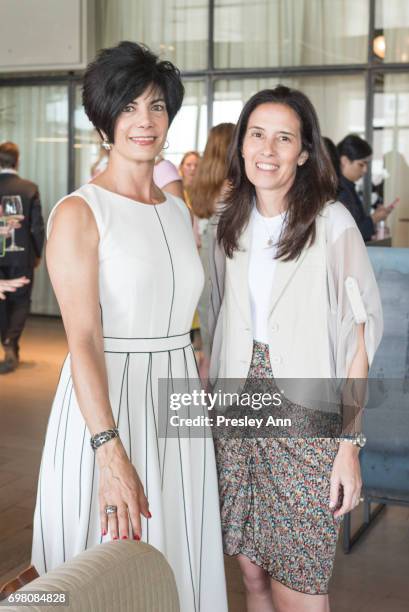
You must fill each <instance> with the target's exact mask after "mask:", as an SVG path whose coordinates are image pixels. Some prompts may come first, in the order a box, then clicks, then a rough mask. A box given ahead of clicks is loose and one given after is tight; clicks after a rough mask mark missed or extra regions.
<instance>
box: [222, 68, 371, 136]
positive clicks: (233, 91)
mask: <svg viewBox="0 0 409 612" xmlns="http://www.w3.org/2000/svg"><path fill="white" fill-rule="evenodd" d="M279 83H281V84H282V85H287V86H289V87H294V88H296V89H300V90H301V91H303V92H304V93H305V94H306V95H307V96H308V97H309V98H310V100H311V102H312V103H313V104H314V107H315V109H316V111H317V114H318V118H319V121H320V125H321V130H322V133H323V135H324V136H328V137H329V138H332V140H334V141H335V143H337V142H338V141H339V140H341V139H342V138H343V137H344V136H345V135H346V134H347V133H349V132H358V133H360V134H364V132H365V80H364V77H363V76H351V75H349V76H346V75H342V76H337V75H335V76H303V77H291V78H288V77H286V78H281V79H278V78H275V79H267V78H265V79H242V80H236V79H235V80H223V81H222V80H220V81H218V82H217V83H216V94H215V104H214V112H213V120H214V123H215V124H217V123H221V122H222V121H237V119H238V116H239V114H240V111H241V109H242V107H243V105H244V103H245V102H246V100H248V99H249V98H250V97H251V96H252V95H253V94H255V93H256V92H257V91H260V90H261V89H265V88H271V87H275V86H276V85H278V84H279Z"/></svg>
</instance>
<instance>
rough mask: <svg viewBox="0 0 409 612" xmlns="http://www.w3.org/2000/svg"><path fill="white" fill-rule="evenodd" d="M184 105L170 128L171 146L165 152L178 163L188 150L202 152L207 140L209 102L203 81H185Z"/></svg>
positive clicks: (169, 141) (169, 138) (169, 140)
mask: <svg viewBox="0 0 409 612" xmlns="http://www.w3.org/2000/svg"><path fill="white" fill-rule="evenodd" d="M184 86H185V97H184V100H183V105H182V108H181V109H180V111H179V112H178V114H177V115H176V117H175V119H174V120H173V123H172V125H171V126H170V129H169V134H168V143H169V148H168V149H166V150H165V151H164V152H163V153H164V156H165V157H166V159H170V161H172V162H173V163H174V164H176V165H178V164H179V162H180V160H181V158H182V157H183V155H184V153H186V152H187V151H200V152H202V151H203V149H204V148H205V145H206V140H207V102H206V89H205V83H204V82H203V81H185V82H184Z"/></svg>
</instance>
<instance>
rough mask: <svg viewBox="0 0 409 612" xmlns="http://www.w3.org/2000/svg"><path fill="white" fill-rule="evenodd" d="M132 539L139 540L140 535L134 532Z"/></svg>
mask: <svg viewBox="0 0 409 612" xmlns="http://www.w3.org/2000/svg"><path fill="white" fill-rule="evenodd" d="M133 539H134V540H138V542H139V540H140V539H141V536H139V535H138V534H137V533H136V534H135V535H134V537H133Z"/></svg>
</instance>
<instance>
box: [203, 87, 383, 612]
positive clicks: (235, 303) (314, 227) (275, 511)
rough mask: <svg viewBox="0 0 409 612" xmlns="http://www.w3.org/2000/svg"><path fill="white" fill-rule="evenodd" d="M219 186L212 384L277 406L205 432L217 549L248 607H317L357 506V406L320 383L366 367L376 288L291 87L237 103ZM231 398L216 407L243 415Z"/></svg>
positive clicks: (278, 610)
mask: <svg viewBox="0 0 409 612" xmlns="http://www.w3.org/2000/svg"><path fill="white" fill-rule="evenodd" d="M227 180H228V181H229V184H230V189H229V191H228V193H227V197H226V198H225V201H224V203H225V205H224V208H223V210H222V212H221V215H220V219H219V222H218V228H217V240H216V242H215V244H214V245H213V247H212V248H211V250H210V252H211V254H213V257H212V260H211V264H210V265H211V271H212V272H211V279H212V302H211V303H212V305H213V308H214V310H212V313H213V314H214V316H213V317H212V320H211V322H210V329H211V331H213V330H214V338H213V347H212V357H211V366H210V378H211V380H212V381H214V380H217V388H219V386H220V385H222V384H223V381H230V383H229V384H230V389H229V390H230V392H231V391H232V387H231V382H232V381H233V382H234V381H236V380H238V381H246V382H245V385H244V389H243V393H242V395H243V398H244V400H245V401H246V402H248V400H247V399H246V396H247V395H249V396H250V398H251V397H252V396H253V395H254V396H255V394H254V390H256V391H257V396H260V393H259V391H260V390H261V391H262V392H267V395H269V396H270V397H273V394H274V393H277V396H278V398H279V401H278V400H277V399H275V401H278V404H277V407H276V408H275V409H274V404H273V405H272V404H271V402H270V404H268V398H267V400H266V401H267V404H266V406H265V408H264V407H262V408H261V409H260V411H259V412H253V411H252V410H251V403H250V409H249V410H247V412H245V415H247V414H249V415H250V417H251V416H253V417H257V416H260V418H262V420H263V422H264V424H263V423H262V425H263V426H264V429H261V430H259V429H258V428H257V429H252V426H251V425H249V428H248V429H246V430H241V431H239V432H236V433H233V432H230V436H229V435H227V436H226V435H225V436H223V435H221V434H220V435H219V437H218V438H217V439H216V441H215V442H216V460H217V465H218V472H219V492H220V502H221V516H222V531H223V539H224V549H225V552H226V553H227V554H228V555H237V556H238V560H239V563H240V566H241V569H242V572H243V579H244V585H245V589H246V598H247V609H248V610H249V612H272V610H273V609H274V611H275V612H296V611H301V610H302V611H303V612H308V611H311V612H327V611H328V610H329V602H328V596H327V593H328V582H329V579H330V576H331V573H332V567H333V560H334V555H335V548H336V541H337V536H338V529H339V525H340V521H341V517H342V516H343V515H344V514H345V513H346V512H349V511H350V510H351V509H352V508H354V507H355V506H356V505H357V504H358V503H359V500H360V489H361V478H360V470H359V460H358V450H359V445H361V444H362V443H363V436H362V435H358V434H359V430H357V429H358V427H359V418H358V415H356V414H355V412H354V410H355V406H354V405H352V407H351V412H352V414H351V415H347V414H346V411H345V410H344V408H343V407H342V412H339V413H338V412H335V413H333V411H332V410H331V409H330V410H327V407H328V405H327V404H325V403H324V399H325V397H326V396H325V395H324V391H326V390H327V388H328V389H331V388H332V385H333V384H335V381H334V383H333V382H332V381H331V379H335V378H337V379H346V378H348V379H355V378H365V377H366V376H367V371H368V364H370V363H371V361H372V359H373V356H374V353H375V350H376V348H377V346H378V343H379V340H380V336H381V332H382V311H381V305H380V300H379V294H378V290H377V286H376V282H375V278H374V274H373V271H372V268H371V265H370V263H369V259H368V255H367V253H366V250H365V246H364V244H363V241H362V238H361V235H360V233H359V230H358V228H357V226H356V224H355V222H354V220H353V218H352V217H351V215H350V214H349V213H348V211H347V210H346V209H345V208H344V207H343V206H342V205H341V204H339V203H338V202H334V201H333V197H334V194H335V191H336V176H335V171H334V169H333V168H332V166H331V163H330V160H329V158H328V155H327V153H326V151H325V149H324V147H323V143H322V139H321V134H320V128H319V123H318V119H317V116H316V113H315V110H314V108H313V106H312V104H311V102H310V101H309V99H308V98H307V97H306V96H305V95H304V94H302V93H301V92H299V91H297V90H292V89H289V88H287V87H283V86H279V87H276V88H275V89H269V90H264V91H261V92H259V93H257V94H255V95H254V96H253V97H252V98H251V99H250V100H249V101H248V102H247V103H246V104H245V106H244V108H243V110H242V113H241V115H240V118H239V121H238V123H237V126H236V130H235V135H234V138H233V144H232V147H231V150H230V159H229V169H228V174H227ZM351 279H352V283H353V285H354V287H355V288H356V289H357V291H358V297H356V296H355V301H354V300H352V301H349V299H348V297H347V288H348V287H349V283H350V282H351ZM346 281H347V284H345V282H346ZM357 301H358V302H359V305H360V306H361V307H362V309H361V310H359V309H358V310H357V308H356V302H357ZM362 313H364V315H365V316H364V317H363V314H362ZM358 315H360V316H358ZM362 317H363V318H362ZM363 320H364V321H365V322H363ZM260 379H261V380H260ZM304 379H307V380H309V379H314V381H318V383H319V381H324V382H325V381H328V382H326V383H325V385H324V386H323V385H322V384H321V385H319V386H318V387H317V388H318V390H320V389H321V392H322V395H320V393H319V391H318V392H317V391H316V390H313V393H312V394H311V391H308V389H309V387H307V388H306V387H305V384H302V386H301V391H302V392H301V393H299V391H298V387H299V386H300V385H301V383H302V382H303V380H304ZM335 386H336V385H335ZM240 388H241V387H239V388H238V389H237V392H238V393H240ZM283 389H284V390H283ZM305 390H306V391H307V392H305ZM317 393H318V394H317ZM277 396H276V398H277ZM344 397H345V396H344ZM317 400H319V402H317ZM320 402H323V403H324V408H325V409H324V410H320V409H319V405H320ZM246 405H248V403H244V404H243V405H242V406H246ZM333 405H334V404H329V407H330V408H332V406H333ZM335 405H337V404H335ZM242 406H240V402H238V403H236V405H234V404H233V405H232V406H231V407H230V409H229V416H233V417H234V416H235V414H237V415H240V416H245V415H242V413H241V412H237V411H238V410H240V411H242V410H245V409H244V408H243V407H242ZM256 408H257V409H258V408H260V405H258V406H256ZM230 412H231V414H230ZM277 415H278V416H279V417H280V419H281V422H278V419H277V422H276V421H273V422H271V421H269V418H270V417H272V418H273V419H274V418H275V416H277ZM348 416H349V417H350V418H348ZM287 417H289V418H288V421H289V422H284V419H287ZM351 417H356V418H351ZM253 420H254V419H253ZM341 428H342V431H343V436H342V437H343V438H344V439H342V440H339V436H340V434H341ZM260 432H262V435H263V436H264V437H262V435H261V433H260ZM345 432H346V433H347V436H345V435H344V434H345Z"/></svg>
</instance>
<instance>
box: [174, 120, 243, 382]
mask: <svg viewBox="0 0 409 612" xmlns="http://www.w3.org/2000/svg"><path fill="white" fill-rule="evenodd" d="M233 131H234V124H233V123H220V124H219V125H216V126H215V127H213V128H212V129H211V130H210V133H209V137H208V139H207V144H206V148H205V150H204V153H203V157H202V159H201V162H200V165H199V168H198V170H197V173H196V176H195V178H194V180H193V183H192V185H191V186H190V187H189V192H190V198H191V204H192V210H193V214H194V216H195V218H196V219H197V222H198V229H199V236H200V247H199V254H200V259H201V260H202V265H203V268H204V271H205V279H206V280H205V286H204V289H203V292H202V295H201V297H200V300H199V304H198V311H199V318H200V335H201V338H202V356H201V359H200V362H199V372H200V377H201V379H202V381H207V378H208V373H209V363H210V336H209V326H208V312H207V310H208V303H209V299H210V291H209V282H208V278H209V238H208V231H209V227H208V224H209V219H210V217H212V216H213V215H214V214H215V212H216V211H217V208H218V203H219V202H220V201H221V199H222V195H223V193H224V192H225V191H226V189H227V183H226V174H227V151H228V148H229V145H230V142H231V140H232V137H233ZM186 155H188V154H186ZM185 157H186V156H185ZM188 159H189V157H186V160H185V164H186V163H187V161H188ZM182 164H183V160H182ZM182 164H181V166H182Z"/></svg>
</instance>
